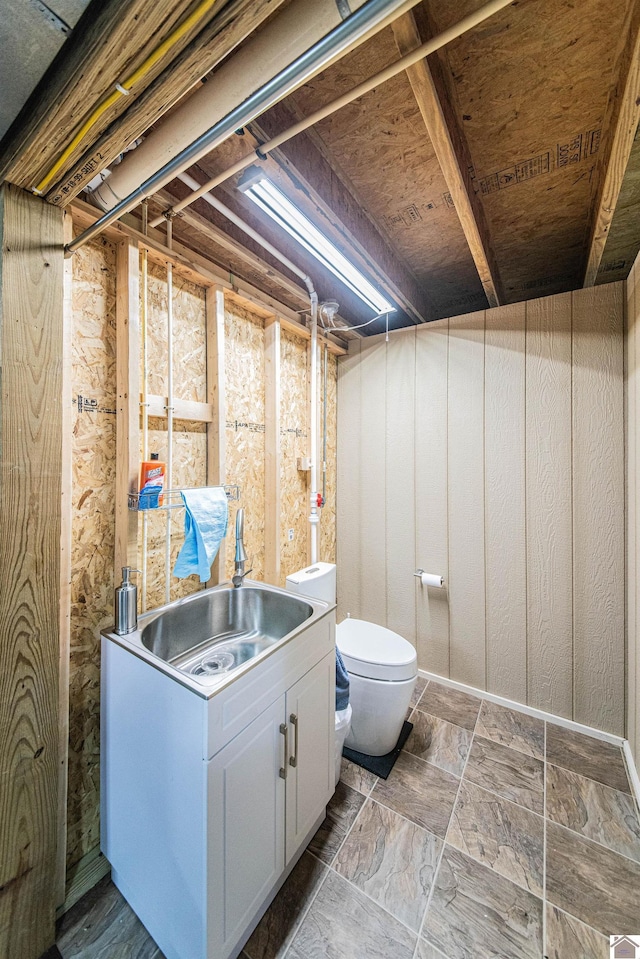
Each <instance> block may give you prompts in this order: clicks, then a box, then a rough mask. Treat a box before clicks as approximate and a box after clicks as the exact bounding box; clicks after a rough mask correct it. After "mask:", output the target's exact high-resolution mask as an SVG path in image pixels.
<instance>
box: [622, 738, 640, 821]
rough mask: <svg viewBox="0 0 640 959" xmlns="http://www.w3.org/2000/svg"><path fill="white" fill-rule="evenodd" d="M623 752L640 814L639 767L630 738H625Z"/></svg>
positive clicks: (639, 813)
mask: <svg viewBox="0 0 640 959" xmlns="http://www.w3.org/2000/svg"><path fill="white" fill-rule="evenodd" d="M622 754H623V756H624V761H625V763H626V764H627V773H628V775H629V782H630V783H631V788H632V789H633V792H634V794H635V800H636V806H637V807H638V815H639V816H640V776H638V767H637V766H636V761H635V759H634V758H633V753H632V752H631V744H630V743H629V740H628V739H625V740H624V742H623V744H622Z"/></svg>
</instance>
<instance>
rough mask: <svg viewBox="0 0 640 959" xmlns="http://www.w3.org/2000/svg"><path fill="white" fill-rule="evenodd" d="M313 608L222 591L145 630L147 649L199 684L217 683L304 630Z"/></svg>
mask: <svg viewBox="0 0 640 959" xmlns="http://www.w3.org/2000/svg"><path fill="white" fill-rule="evenodd" d="M313 613H314V608H313V606H311V605H310V604H309V603H306V602H305V601H304V600H302V599H299V598H298V597H297V596H290V595H288V594H287V593H283V592H280V591H278V592H276V591H275V590H271V589H264V588H261V587H257V586H256V587H253V586H241V587H240V588H239V589H233V588H219V589H214V590H207V591H206V592H203V593H196V594H195V595H194V596H190V597H188V599H184V600H180V601H179V602H177V603H175V604H174V603H172V604H171V605H170V606H168V607H166V608H165V609H164V610H163V611H161V612H159V613H158V614H157V615H156V616H154V618H153V619H152V620H151V621H150V622H148V623H147V625H145V626H144V627H143V629H142V631H141V634H140V639H141V641H142V645H143V646H144V647H145V648H146V649H148V650H149V651H150V652H151V653H153V654H154V655H156V656H158V657H160V659H162V660H164V661H165V662H167V663H170V664H171V665H172V666H173V667H174V668H176V669H179V670H181V671H182V672H184V673H187V674H189V675H191V676H193V678H194V679H196V680H197V681H199V682H204V683H210V682H212V681H214V682H215V681H217V680H218V679H219V678H220V677H221V676H224V675H226V674H228V673H229V672H231V671H232V670H234V669H237V668H238V667H239V666H242V665H243V664H244V663H246V662H248V661H249V660H251V659H254V658H255V657H256V656H259V655H260V654H261V653H263V652H265V650H267V649H269V648H270V647H271V646H273V645H274V644H275V643H277V642H278V641H279V640H281V639H282V638H283V637H284V636H287V635H288V634H289V633H290V632H292V630H294V629H296V628H297V627H298V626H301V625H302V623H304V622H305V621H306V620H307V619H309V618H310V617H311V616H312V615H313Z"/></svg>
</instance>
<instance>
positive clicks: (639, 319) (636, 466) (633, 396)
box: [626, 257, 640, 767]
mask: <svg viewBox="0 0 640 959" xmlns="http://www.w3.org/2000/svg"><path fill="white" fill-rule="evenodd" d="M626 413H627V464H626V465H627V635H628V642H627V670H628V683H627V737H628V739H629V741H630V743H631V748H632V749H633V751H634V756H635V759H636V764H637V765H638V766H639V767H640V635H639V631H640V584H639V583H638V576H639V575H640V489H639V486H640V257H639V258H638V259H637V260H636V262H635V264H634V266H633V269H632V270H631V273H630V274H629V278H628V280H627V328H626Z"/></svg>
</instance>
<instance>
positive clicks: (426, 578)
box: [413, 569, 444, 589]
mask: <svg viewBox="0 0 640 959" xmlns="http://www.w3.org/2000/svg"><path fill="white" fill-rule="evenodd" d="M413 575H414V576H417V577H418V579H419V580H420V582H421V584H422V585H423V586H434V587H435V588H436V589H443V588H444V576H440V574H439V573H425V571H424V570H423V569H417V570H416V571H415V573H414V574H413Z"/></svg>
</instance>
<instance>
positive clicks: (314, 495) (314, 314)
mask: <svg viewBox="0 0 640 959" xmlns="http://www.w3.org/2000/svg"><path fill="white" fill-rule="evenodd" d="M309 348H310V350H311V371H310V380H311V383H310V387H311V398H310V410H309V415H310V418H311V428H310V442H309V453H310V459H311V476H310V480H311V492H310V500H311V502H310V507H311V509H310V511H309V522H310V524H311V563H312V565H313V564H314V563H317V562H318V524H319V522H320V514H319V512H318V294H317V293H315V292H313V293H312V294H311V344H310V347H309Z"/></svg>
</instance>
